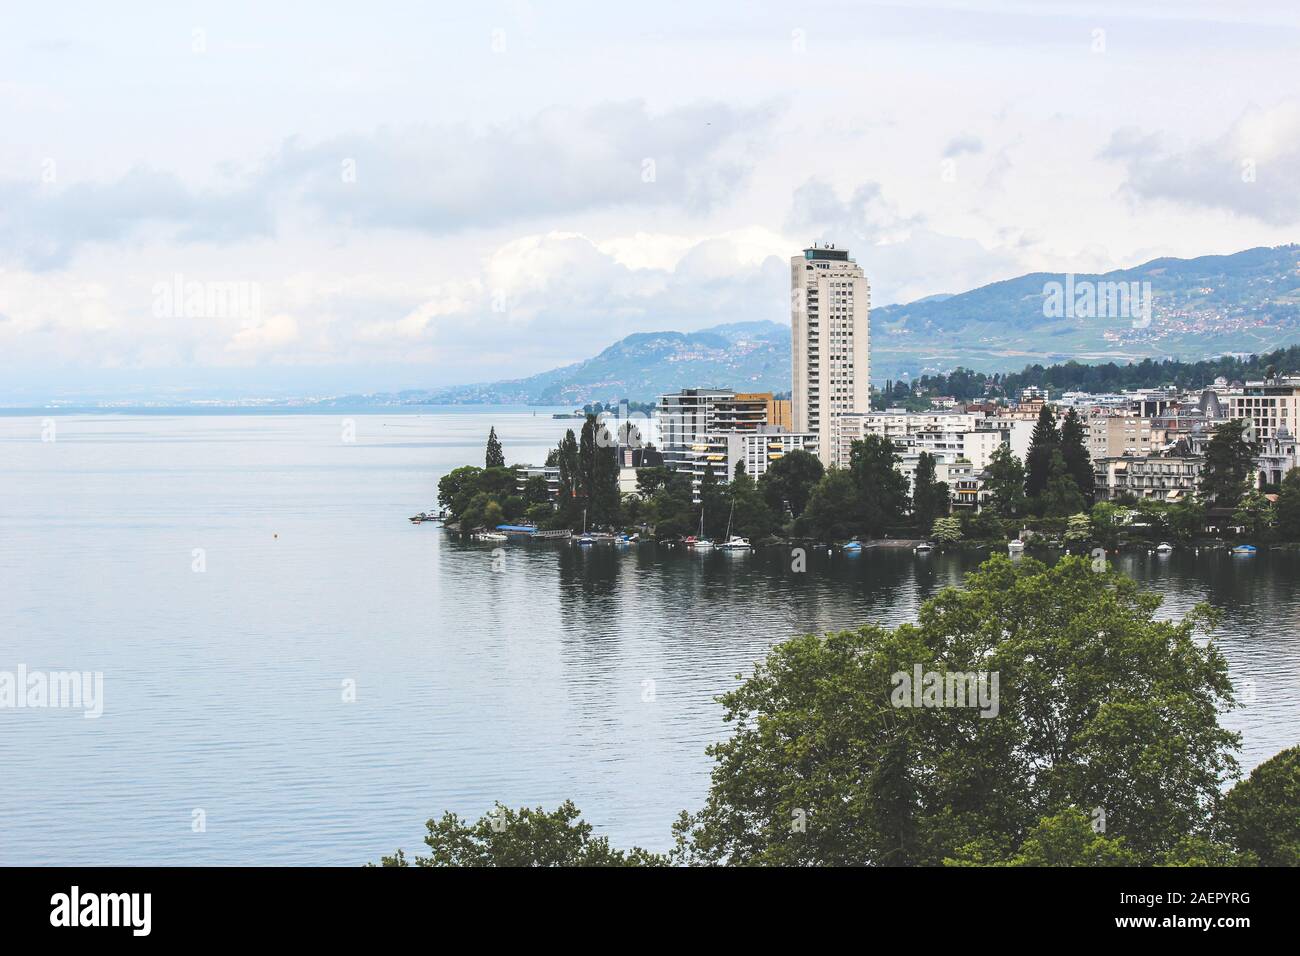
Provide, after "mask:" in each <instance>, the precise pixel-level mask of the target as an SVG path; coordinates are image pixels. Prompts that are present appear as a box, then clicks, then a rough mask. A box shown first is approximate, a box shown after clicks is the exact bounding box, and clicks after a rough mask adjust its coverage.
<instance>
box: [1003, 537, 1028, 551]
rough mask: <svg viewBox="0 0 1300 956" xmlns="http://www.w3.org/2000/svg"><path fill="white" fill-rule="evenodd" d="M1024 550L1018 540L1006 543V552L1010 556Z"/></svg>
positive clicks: (1022, 544) (1021, 542)
mask: <svg viewBox="0 0 1300 956" xmlns="http://www.w3.org/2000/svg"><path fill="white" fill-rule="evenodd" d="M1024 550H1025V543H1024V542H1023V541H1021V540H1020V539H1019V538H1016V539H1015V540H1014V541H1008V542H1007V551H1008V552H1009V553H1011V554H1020V553H1021V552H1022V551H1024Z"/></svg>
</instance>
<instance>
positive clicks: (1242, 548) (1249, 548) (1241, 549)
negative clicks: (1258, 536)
mask: <svg viewBox="0 0 1300 956" xmlns="http://www.w3.org/2000/svg"><path fill="white" fill-rule="evenodd" d="M1257 550H1258V549H1257V548H1256V547H1255V546H1254V545H1253V544H1239V545H1237V546H1236V547H1235V548H1233V549H1232V553H1233V554H1246V555H1250V554H1254V553H1255V552H1256V551H1257Z"/></svg>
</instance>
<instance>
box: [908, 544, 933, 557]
mask: <svg viewBox="0 0 1300 956" xmlns="http://www.w3.org/2000/svg"><path fill="white" fill-rule="evenodd" d="M933 550H934V543H933V542H931V541H922V542H921V543H920V544H918V545H917V546H916V547H915V548H913V549H912V553H914V554H929V553H930V552H931V551H933Z"/></svg>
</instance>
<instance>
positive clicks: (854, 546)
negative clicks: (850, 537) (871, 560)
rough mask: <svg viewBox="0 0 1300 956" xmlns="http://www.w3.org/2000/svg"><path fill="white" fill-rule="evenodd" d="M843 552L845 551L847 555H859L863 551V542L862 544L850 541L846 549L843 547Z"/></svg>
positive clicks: (845, 546)
mask: <svg viewBox="0 0 1300 956" xmlns="http://www.w3.org/2000/svg"><path fill="white" fill-rule="evenodd" d="M841 550H843V551H844V552H846V553H847V554H857V553H858V552H859V551H861V550H862V542H861V541H849V542H848V543H846V544H845V545H844V547H843V548H842V549H841Z"/></svg>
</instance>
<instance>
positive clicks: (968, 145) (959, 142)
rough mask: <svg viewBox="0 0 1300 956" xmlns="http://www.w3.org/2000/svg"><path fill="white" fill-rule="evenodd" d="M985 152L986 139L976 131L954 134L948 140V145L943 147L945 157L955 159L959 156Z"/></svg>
mask: <svg viewBox="0 0 1300 956" xmlns="http://www.w3.org/2000/svg"><path fill="white" fill-rule="evenodd" d="M982 152H984V141H983V140H982V139H980V138H979V137H978V136H976V135H975V134H974V133H962V134H960V135H959V136H954V137H953V138H952V139H950V140H949V141H948V145H947V146H945V147H944V148H943V158H944V159H954V158H956V157H958V156H965V155H967V154H969V155H972V156H973V155H976V154H977V153H982Z"/></svg>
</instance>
